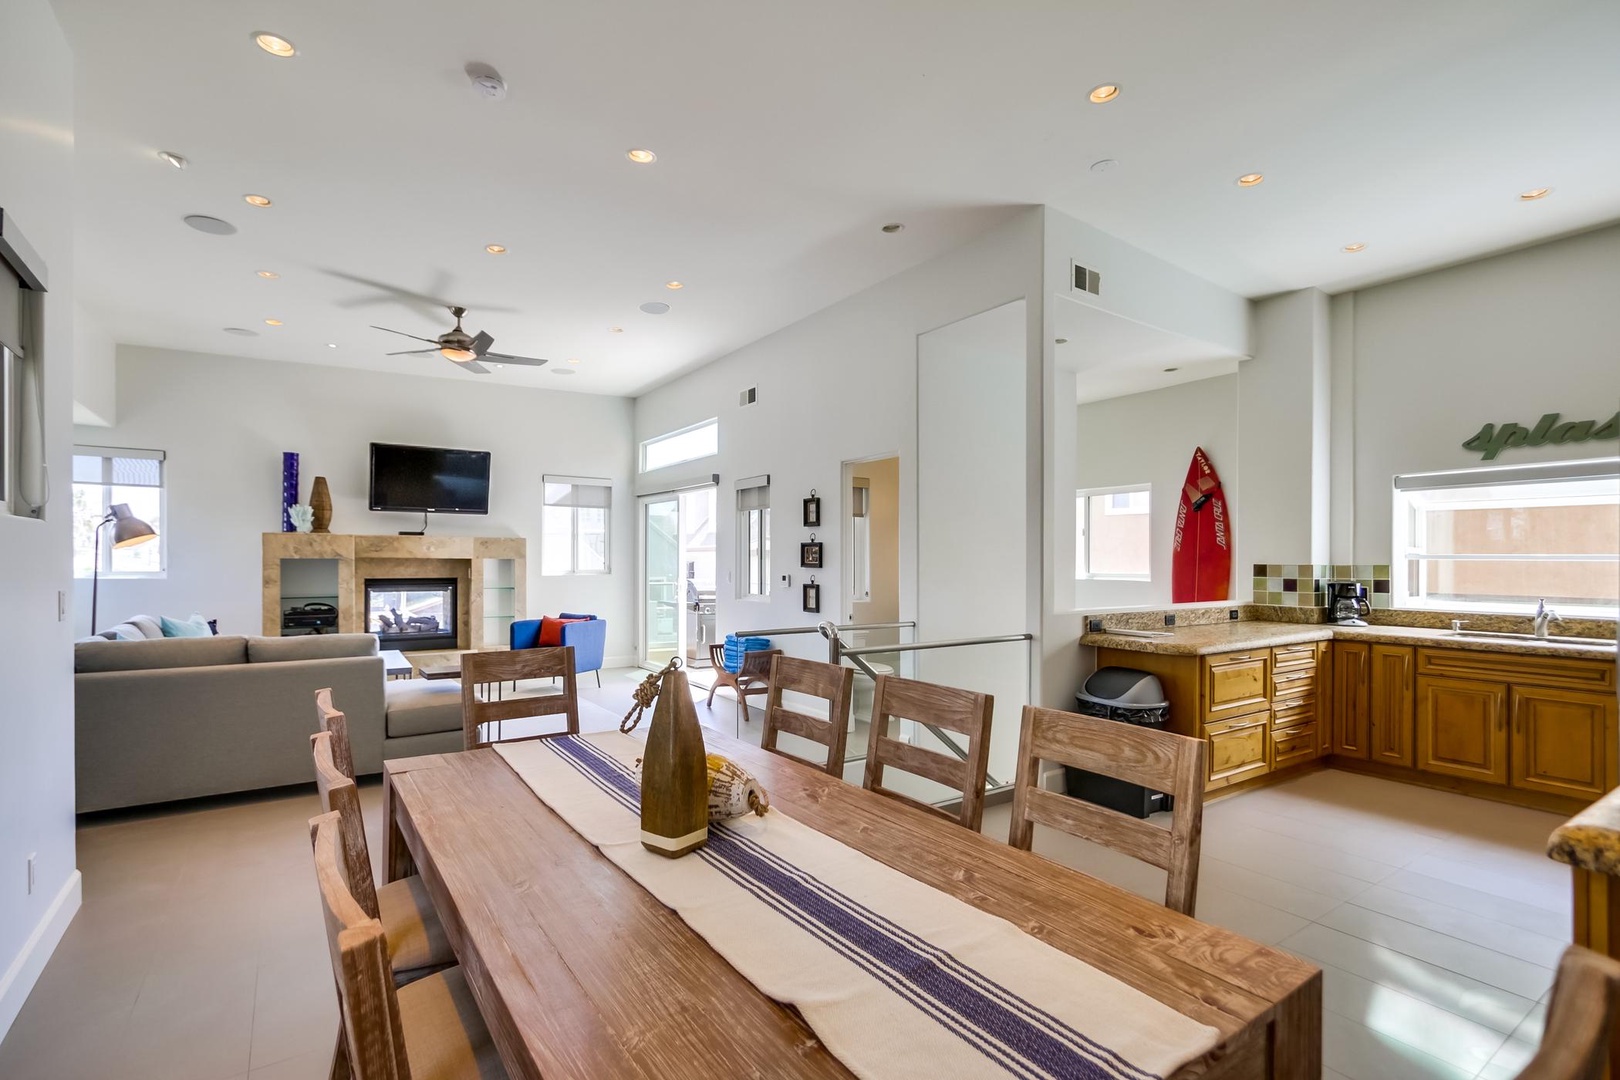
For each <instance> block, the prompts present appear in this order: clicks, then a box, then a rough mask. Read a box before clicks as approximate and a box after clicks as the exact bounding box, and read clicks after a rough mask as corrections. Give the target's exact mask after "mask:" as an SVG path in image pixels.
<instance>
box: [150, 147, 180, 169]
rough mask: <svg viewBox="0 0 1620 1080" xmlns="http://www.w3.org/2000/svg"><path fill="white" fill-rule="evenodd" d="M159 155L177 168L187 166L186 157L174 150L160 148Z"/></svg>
mask: <svg viewBox="0 0 1620 1080" xmlns="http://www.w3.org/2000/svg"><path fill="white" fill-rule="evenodd" d="M157 156H158V158H159V159H161V160H163V161H167V162H168V163H169V164H170V165H173V166H174V167H175V168H177V169H183V168H185V167H186V159H185V158H183V157H181V156H180V155H179V154H177V153H175V152H174V151H173V150H159V151H158V153H157Z"/></svg>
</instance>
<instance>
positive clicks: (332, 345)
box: [326, 341, 337, 349]
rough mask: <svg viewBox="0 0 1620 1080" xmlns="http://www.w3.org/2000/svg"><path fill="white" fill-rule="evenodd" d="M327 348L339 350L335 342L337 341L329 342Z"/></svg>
mask: <svg viewBox="0 0 1620 1080" xmlns="http://www.w3.org/2000/svg"><path fill="white" fill-rule="evenodd" d="M326 347H327V348H328V349H335V348H337V342H335V341H328V342H327V343H326Z"/></svg>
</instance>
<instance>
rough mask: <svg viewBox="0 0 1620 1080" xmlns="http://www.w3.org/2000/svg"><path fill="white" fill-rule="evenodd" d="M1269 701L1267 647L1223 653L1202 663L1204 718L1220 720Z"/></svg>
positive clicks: (1251, 710)
mask: <svg viewBox="0 0 1620 1080" xmlns="http://www.w3.org/2000/svg"><path fill="white" fill-rule="evenodd" d="M1270 702H1271V653H1270V650H1265V651H1261V652H1252V653H1248V652H1245V653H1223V654H1221V655H1219V656H1211V657H1209V658H1208V659H1207V660H1206V661H1205V663H1204V718H1205V719H1206V720H1221V719H1224V718H1226V717H1229V716H1241V715H1244V714H1246V713H1251V712H1253V711H1254V710H1256V709H1263V708H1265V707H1266V706H1267V705H1268V704H1270Z"/></svg>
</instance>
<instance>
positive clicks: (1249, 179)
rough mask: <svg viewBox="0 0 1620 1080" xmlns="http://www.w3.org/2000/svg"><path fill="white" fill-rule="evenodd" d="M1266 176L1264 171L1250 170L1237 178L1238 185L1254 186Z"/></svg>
mask: <svg viewBox="0 0 1620 1080" xmlns="http://www.w3.org/2000/svg"><path fill="white" fill-rule="evenodd" d="M1265 178H1266V176H1265V174H1264V173H1257V172H1248V173H1244V174H1243V175H1242V176H1240V177H1238V178H1237V183H1238V187H1254V186H1255V185H1256V184H1258V183H1260V181H1262V180H1264V179H1265Z"/></svg>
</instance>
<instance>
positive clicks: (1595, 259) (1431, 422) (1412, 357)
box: [1335, 227, 1620, 563]
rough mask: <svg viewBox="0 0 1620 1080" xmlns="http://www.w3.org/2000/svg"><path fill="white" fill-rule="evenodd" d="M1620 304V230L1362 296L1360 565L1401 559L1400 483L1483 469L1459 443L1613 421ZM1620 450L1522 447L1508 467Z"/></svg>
mask: <svg viewBox="0 0 1620 1080" xmlns="http://www.w3.org/2000/svg"><path fill="white" fill-rule="evenodd" d="M1617 295H1620V227H1617V228H1609V229H1604V230H1601V231H1598V232H1591V233H1586V234H1583V235H1581V236H1575V237H1571V238H1569V239H1566V240H1559V241H1555V242H1553V243H1550V244H1542V245H1540V246H1538V247H1533V248H1527V249H1525V250H1523V251H1516V252H1510V253H1508V254H1505V255H1498V256H1495V257H1493V258H1489V259H1481V260H1479V261H1478V262H1472V263H1467V264H1465V265H1462V266H1457V267H1452V268H1450V269H1447V270H1439V271H1436V272H1434V273H1430V274H1423V275H1421V276H1419V277H1414V278H1408V279H1406V280H1403V281H1396V282H1392V283H1390V284H1388V285H1382V286H1379V287H1377V288H1372V289H1365V290H1363V291H1361V292H1358V293H1356V294H1355V300H1354V304H1353V312H1354V314H1353V318H1354V332H1353V348H1354V364H1355V372H1354V386H1353V391H1352V392H1353V394H1354V398H1353V402H1354V410H1355V418H1356V438H1355V450H1354V454H1355V464H1354V469H1355V476H1354V484H1355V502H1354V514H1355V520H1354V523H1353V535H1354V537H1355V561H1356V562H1367V563H1372V562H1388V561H1389V558H1390V543H1391V538H1390V513H1391V507H1392V500H1391V481H1392V478H1393V477H1394V476H1396V475H1398V474H1401V473H1413V472H1428V471H1435V470H1442V469H1459V468H1468V467H1471V466H1478V465H1479V464H1480V455H1479V454H1478V453H1476V452H1473V451H1470V450H1464V449H1463V448H1462V445H1461V444H1462V442H1463V441H1464V440H1465V439H1467V438H1468V437H1469V436H1471V435H1473V434H1474V432H1476V431H1477V430H1479V428H1480V426H1481V425H1482V424H1485V423H1495V424H1501V423H1503V422H1509V423H1519V424H1523V425H1525V426H1526V427H1531V426H1533V425H1534V424H1535V422H1536V421H1537V420H1538V419H1539V418H1540V417H1541V415H1542V414H1543V413H1549V412H1557V413H1560V414H1562V415H1563V417H1564V418H1565V419H1568V420H1586V419H1598V420H1603V419H1607V418H1608V417H1609V416H1611V415H1613V414H1614V411H1615V410H1616V409H1617V408H1620V344H1617V343H1620V303H1616V302H1615V297H1616V296H1617ZM1335 359H1337V358H1335ZM1616 452H1620V444H1616V443H1614V442H1588V443H1584V444H1580V445H1576V446H1555V445H1547V446H1542V447H1521V448H1518V449H1512V450H1506V451H1503V453H1502V454H1501V456H1500V457H1498V458H1497V459H1496V463H1497V464H1507V463H1511V462H1526V461H1557V460H1563V459H1574V458H1586V457H1607V456H1613V455H1614V454H1615V453H1616Z"/></svg>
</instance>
